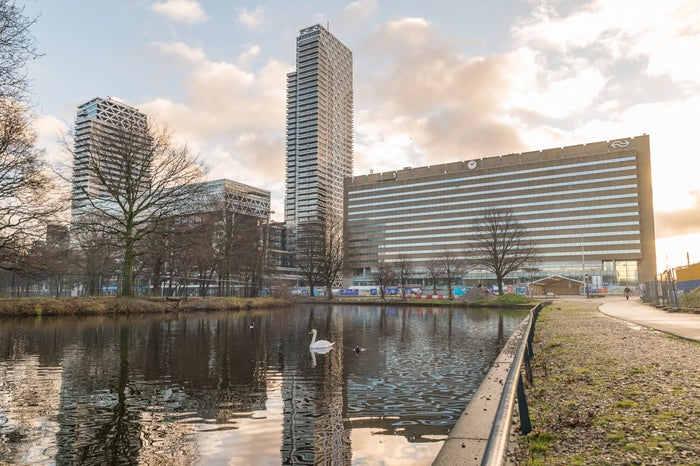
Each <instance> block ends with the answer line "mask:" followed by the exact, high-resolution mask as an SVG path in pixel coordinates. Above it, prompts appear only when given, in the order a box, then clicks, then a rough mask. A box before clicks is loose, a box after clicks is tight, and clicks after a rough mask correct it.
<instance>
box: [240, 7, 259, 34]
mask: <svg viewBox="0 0 700 466" xmlns="http://www.w3.org/2000/svg"><path fill="white" fill-rule="evenodd" d="M264 13H265V9H264V8H263V7H257V8H256V9H255V10H253V11H248V9H247V8H246V7H242V8H239V9H238V16H237V17H236V21H238V22H239V23H240V24H242V25H244V26H246V27H247V28H249V29H259V28H260V27H261V26H262V25H263V23H264V16H263V15H264Z"/></svg>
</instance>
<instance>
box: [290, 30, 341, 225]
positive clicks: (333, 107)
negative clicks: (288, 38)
mask: <svg viewBox="0 0 700 466" xmlns="http://www.w3.org/2000/svg"><path fill="white" fill-rule="evenodd" d="M352 142H353V90H352V52H351V51H350V50H349V49H348V48H347V47H345V46H344V45H343V44H342V43H341V42H340V41H338V39H336V38H335V37H334V36H333V35H332V34H331V33H330V32H328V31H327V30H326V29H324V28H323V27H321V26H320V25H318V24H317V25H315V26H311V27H308V28H305V29H302V30H301V31H300V34H299V37H297V57H296V70H295V71H294V72H292V73H289V74H288V75H287V150H286V152H287V169H286V171H287V186H286V198H285V207H284V219H285V222H286V223H287V225H288V226H289V227H290V228H292V229H296V227H297V226H300V225H302V224H304V223H307V222H311V223H316V224H320V225H328V224H329V222H332V221H333V220H334V219H342V218H343V180H344V179H345V177H347V176H350V175H352V161H353V154H352Z"/></svg>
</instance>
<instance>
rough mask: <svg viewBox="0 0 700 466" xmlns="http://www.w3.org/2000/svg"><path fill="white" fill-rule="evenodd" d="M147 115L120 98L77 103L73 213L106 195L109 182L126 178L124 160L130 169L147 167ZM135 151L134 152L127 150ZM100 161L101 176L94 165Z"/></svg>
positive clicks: (116, 181)
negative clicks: (94, 169) (96, 173)
mask: <svg viewBox="0 0 700 466" xmlns="http://www.w3.org/2000/svg"><path fill="white" fill-rule="evenodd" d="M147 126H148V125H147V118H146V115H144V114H143V113H141V112H139V111H138V110H137V109H135V108H133V107H130V106H128V105H126V104H124V103H122V102H119V101H118V100H115V99H112V98H107V99H103V98H101V97H97V98H95V99H92V100H90V101H89V102H86V103H84V104H82V105H80V106H79V107H78V112H77V116H76V119H75V140H74V144H75V146H74V150H73V205H72V207H73V215H75V214H76V213H77V212H78V211H80V210H81V209H83V208H84V207H86V206H87V205H88V201H89V200H92V201H95V200H99V199H105V198H108V197H109V196H108V195H107V189H108V186H107V184H111V183H114V184H116V183H118V182H119V180H120V179H122V178H124V175H123V173H124V170H125V169H126V168H127V167H125V166H123V165H124V163H125V161H129V162H130V165H132V166H131V167H129V169H143V170H148V169H149V167H144V166H143V164H144V163H145V162H144V160H145V159H146V158H147V154H145V152H146V151H148V150H149V148H150V147H151V144H150V138H149V136H148V133H147ZM127 152H132V153H127ZM96 164H99V165H100V167H101V173H102V174H104V175H106V178H105V179H103V180H98V179H97V177H96V176H95V173H94V171H93V170H92V169H91V167H93V166H95V165H96Z"/></svg>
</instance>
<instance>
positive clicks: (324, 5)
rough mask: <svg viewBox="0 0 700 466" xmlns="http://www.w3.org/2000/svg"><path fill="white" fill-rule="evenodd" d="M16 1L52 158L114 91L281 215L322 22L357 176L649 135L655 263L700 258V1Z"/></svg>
mask: <svg viewBox="0 0 700 466" xmlns="http://www.w3.org/2000/svg"><path fill="white" fill-rule="evenodd" d="M17 1H18V3H19V4H25V5H26V8H25V14H27V15H29V16H34V15H38V19H37V22H36V24H35V25H34V27H33V29H32V32H33V33H34V35H35V37H36V39H37V46H38V49H39V52H41V53H42V56H41V57H40V58H39V59H37V60H35V61H34V62H32V63H31V65H30V68H29V77H30V79H31V86H32V93H33V98H34V101H35V103H36V105H35V112H36V114H37V118H36V123H35V126H36V129H37V133H38V135H39V144H40V146H41V147H42V148H44V149H45V150H46V154H47V157H48V158H49V160H50V161H51V162H52V163H57V162H59V161H61V160H63V161H65V160H66V157H67V154H66V153H65V151H64V150H63V149H62V148H61V147H62V146H61V143H60V141H61V140H62V139H63V137H64V135H65V134H67V133H68V132H69V131H70V130H71V129H72V126H73V123H74V120H75V112H76V108H77V106H78V105H80V104H82V103H84V102H87V101H89V100H91V99H92V98H94V97H108V96H109V97H116V98H119V99H121V100H122V101H124V102H126V103H128V104H129V105H132V106H135V107H137V108H138V109H140V110H141V111H143V112H144V113H146V114H147V115H148V116H149V119H151V120H153V121H155V122H157V123H159V124H163V125H166V126H167V127H168V128H169V129H170V130H171V131H173V134H174V137H175V138H176V139H177V140H178V141H180V142H183V143H186V144H187V145H188V146H189V148H190V149H191V150H192V151H194V152H195V153H197V154H199V155H200V157H201V159H202V160H203V161H204V163H205V165H206V167H207V169H208V178H209V179H212V180H214V179H219V178H229V179H232V180H235V181H240V182H243V183H246V184H249V185H253V186H257V187H262V188H264V189H268V190H270V191H271V194H272V209H273V211H274V213H273V218H274V219H276V220H282V217H283V202H284V188H285V187H284V176H285V173H284V166H285V153H284V136H285V110H286V74H287V73H289V72H290V71H293V70H294V66H295V63H294V61H295V52H296V50H295V45H296V37H297V36H298V35H299V31H300V29H303V28H305V27H308V26H312V25H314V24H321V25H323V26H324V27H326V28H328V29H329V30H330V32H331V33H332V34H333V35H335V36H336V37H337V38H338V39H339V40H340V41H341V42H343V43H344V44H345V45H346V46H348V47H349V48H350V49H351V50H352V52H353V60H354V69H353V73H354V100H355V109H354V112H355V113H354V124H355V141H354V174H366V173H369V172H370V170H373V171H374V172H381V171H393V170H396V169H400V168H404V167H421V166H426V165H434V164H437V163H442V162H454V161H462V160H469V159H472V158H481V157H489V156H497V155H503V154H508V153H517V152H526V151H531V150H540V149H548V148H553V147H561V146H567V145H576V144H582V143H590V142H598V141H609V140H616V139H624V138H629V137H634V136H638V135H642V134H648V135H649V138H650V144H651V158H652V160H651V162H652V184H653V191H654V209H655V224H656V227H655V229H656V238H657V242H656V248H657V268H658V269H659V271H662V270H664V269H666V268H667V267H676V266H682V265H685V264H687V262H688V259H689V260H690V262H691V263H694V262H699V261H700V169H699V168H700V162H699V161H698V159H699V157H698V151H699V147H700V146H698V144H697V139H696V138H695V135H696V132H697V131H699V130H700V60H698V57H700V0H668V1H664V2H660V1H658V0H635V1H634V2H631V1H629V0H591V1H584V0H580V1H579V0H558V1H557V0H498V1H497V2H484V1H477V0H463V1H458V2H456V1H454V0H431V1H429V2H427V1H423V0H356V1H348V0H346V1H339V0H308V1H305V0H301V1H289V0H268V1H260V2H254V1H249V2H243V1H241V2H238V1H228V0H158V1H154V0H100V1H88V0H60V1H57V0H25V2H22V0H17Z"/></svg>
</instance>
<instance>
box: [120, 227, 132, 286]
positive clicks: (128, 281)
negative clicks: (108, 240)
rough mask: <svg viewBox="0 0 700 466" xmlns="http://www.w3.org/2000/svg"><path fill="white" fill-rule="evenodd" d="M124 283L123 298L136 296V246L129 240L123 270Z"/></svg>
mask: <svg viewBox="0 0 700 466" xmlns="http://www.w3.org/2000/svg"><path fill="white" fill-rule="evenodd" d="M122 273H123V275H124V281H123V282H122V296H133V295H134V245H133V242H132V241H130V240H127V244H126V247H125V248H124V268H123V270H122Z"/></svg>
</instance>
